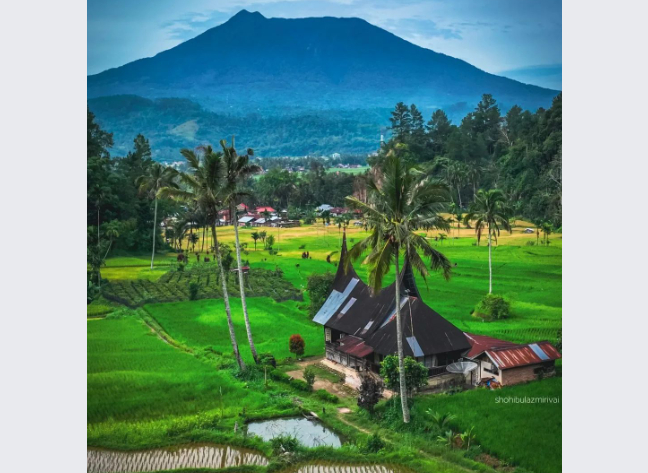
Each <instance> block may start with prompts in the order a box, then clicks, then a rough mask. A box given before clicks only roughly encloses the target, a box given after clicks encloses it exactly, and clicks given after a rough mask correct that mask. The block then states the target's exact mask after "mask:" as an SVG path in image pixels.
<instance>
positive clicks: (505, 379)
mask: <svg viewBox="0 0 648 473" xmlns="http://www.w3.org/2000/svg"><path fill="white" fill-rule="evenodd" d="M537 367H538V365H527V366H519V367H517V368H509V369H507V370H503V374H502V384H505V385H511V384H518V383H526V382H529V381H534V380H535V379H537V378H538V375H536V374H535V372H534V370H535V368H537Z"/></svg>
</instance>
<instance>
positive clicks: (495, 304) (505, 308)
mask: <svg viewBox="0 0 648 473" xmlns="http://www.w3.org/2000/svg"><path fill="white" fill-rule="evenodd" d="M510 311H511V304H510V303H509V302H508V301H507V300H506V299H504V297H502V296H496V295H494V294H488V295H487V296H486V297H484V298H483V299H482V300H481V301H480V302H479V304H477V307H475V310H474V311H473V315H474V316H475V317H481V318H482V319H484V320H499V319H505V318H506V317H508V316H509V315H510Z"/></svg>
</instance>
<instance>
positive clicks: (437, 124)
mask: <svg viewBox="0 0 648 473" xmlns="http://www.w3.org/2000/svg"><path fill="white" fill-rule="evenodd" d="M390 122H391V127H390V129H391V133H392V136H391V139H390V140H389V141H388V142H387V143H385V144H383V146H382V149H381V152H380V153H379V154H378V155H377V156H376V157H371V158H369V160H368V161H369V163H370V164H372V165H376V164H378V163H379V162H380V161H381V160H383V159H384V157H385V156H386V155H387V154H388V153H389V152H390V151H393V152H397V153H398V154H399V155H400V156H401V157H402V158H403V159H404V160H406V161H409V162H412V163H414V164H421V165H423V167H424V168H425V169H426V170H428V171H430V172H431V173H432V174H433V175H434V176H437V177H439V178H442V179H443V180H444V181H445V182H446V183H447V184H448V185H449V186H450V187H451V189H452V199H453V202H454V203H455V205H457V206H458V207H459V208H466V207H467V204H468V203H470V202H472V201H473V200H474V199H475V197H476V195H477V192H478V190H479V189H480V188H483V189H500V190H501V191H502V193H503V195H504V201H505V202H504V203H505V206H506V207H508V208H509V213H510V214H511V216H513V215H515V216H520V217H526V218H528V219H531V220H532V221H534V222H538V223H539V222H544V221H548V222H550V223H551V224H552V225H553V226H554V227H560V226H561V225H562V94H559V95H558V96H556V97H555V98H554V100H553V103H552V105H551V107H550V108H549V109H546V110H545V109H543V108H539V109H538V110H537V111H536V112H530V111H528V110H522V108H520V107H519V106H517V105H516V106H514V107H512V108H511V109H510V110H509V111H508V112H506V114H502V113H501V111H500V109H499V107H498V105H497V101H496V100H495V99H494V98H493V96H492V95H490V94H484V95H483V96H482V99H481V101H480V102H479V103H478V104H477V106H476V107H475V109H474V110H473V111H472V112H470V113H468V114H467V115H466V116H465V117H464V118H463V119H462V120H461V123H460V124H458V125H457V124H454V123H452V120H450V119H449V118H448V116H447V114H446V113H445V112H444V111H443V110H441V109H439V110H436V111H435V112H434V113H433V114H432V116H431V118H430V120H429V121H427V122H426V121H425V119H424V117H423V115H422V113H421V112H420V110H419V109H418V108H417V107H416V105H414V104H412V105H410V106H408V105H406V104H404V103H402V102H400V103H398V104H397V105H396V107H395V108H394V110H393V111H392V112H391V118H390Z"/></svg>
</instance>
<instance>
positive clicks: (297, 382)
mask: <svg viewBox="0 0 648 473" xmlns="http://www.w3.org/2000/svg"><path fill="white" fill-rule="evenodd" d="M289 384H290V385H291V386H292V387H293V388H295V389H296V390H298V391H304V392H308V391H310V390H311V387H310V386H309V385H308V383H307V382H306V381H302V380H301V379H291V380H290V382H289Z"/></svg>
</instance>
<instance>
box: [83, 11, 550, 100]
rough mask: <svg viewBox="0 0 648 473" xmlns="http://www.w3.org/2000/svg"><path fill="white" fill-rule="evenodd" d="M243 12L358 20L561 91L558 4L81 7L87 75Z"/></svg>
mask: <svg viewBox="0 0 648 473" xmlns="http://www.w3.org/2000/svg"><path fill="white" fill-rule="evenodd" d="M243 8H245V9H246V10H248V11H259V12H260V13H261V14H263V16H265V17H267V18H273V17H274V18H305V17H317V16H335V17H359V18H362V19H364V20H367V21H368V22H369V23H372V24H374V25H376V26H379V27H381V28H383V29H386V30H387V31H390V32H391V33H394V34H395V35H397V36H400V37H401V38H403V39H405V40H407V41H410V42H412V43H414V44H417V45H419V46H422V47H424V48H428V49H432V50H434V51H436V52H440V53H444V54H447V55H450V56H453V57H456V58H459V59H463V60H465V61H467V62H469V63H470V64H472V65H474V66H477V67H479V68H480V69H483V70H485V71H487V72H490V73H493V74H498V75H504V76H506V77H510V78H512V79H516V80H519V81H521V82H525V83H528V84H535V85H539V86H543V87H549V88H552V89H559V90H561V89H562V0H382V1H380V0H379V1H376V0H110V1H106V0H88V67H87V70H88V74H96V73H98V72H101V71H103V70H106V69H110V68H112V67H117V66H121V65H123V64H126V63H128V62H131V61H134V60H136V59H140V58H143V57H150V56H154V55H155V54H157V53H159V52H161V51H164V50H166V49H170V48H172V47H174V46H176V45H178V44H180V43H182V42H183V41H186V40H188V39H190V38H193V37H195V36H197V35H199V34H200V33H202V32H204V31H205V30H207V29H209V28H212V27H214V26H217V25H219V24H221V23H224V22H225V21H227V20H228V19H229V18H230V17H232V16H233V15H234V14H236V13H237V12H238V11H240V10H241V9H243Z"/></svg>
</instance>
